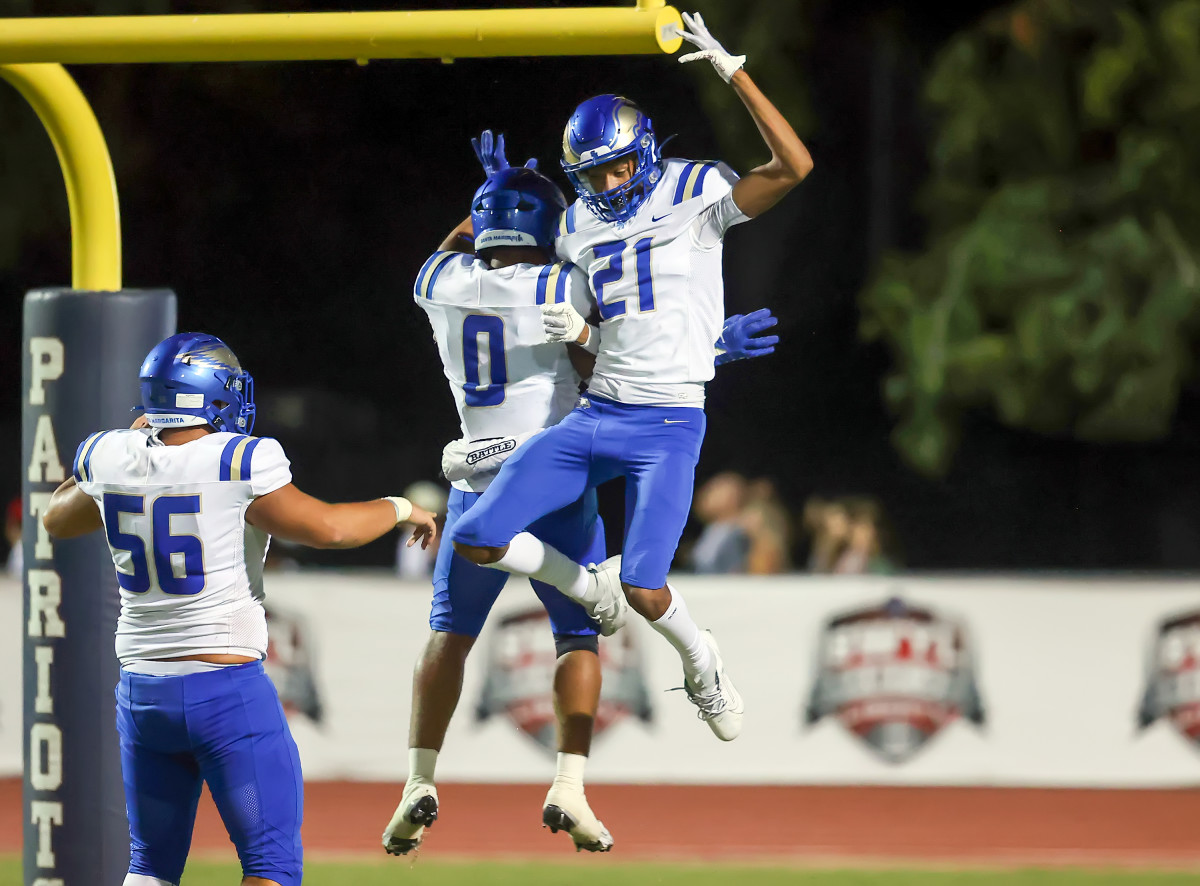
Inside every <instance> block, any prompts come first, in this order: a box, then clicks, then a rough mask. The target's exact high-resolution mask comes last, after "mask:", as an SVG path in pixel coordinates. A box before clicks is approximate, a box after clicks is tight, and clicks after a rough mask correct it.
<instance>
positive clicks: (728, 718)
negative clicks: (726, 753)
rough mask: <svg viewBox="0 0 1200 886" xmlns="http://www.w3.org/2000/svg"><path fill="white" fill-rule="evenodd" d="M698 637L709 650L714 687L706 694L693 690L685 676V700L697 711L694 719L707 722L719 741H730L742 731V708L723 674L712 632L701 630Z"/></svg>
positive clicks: (742, 704)
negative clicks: (711, 658)
mask: <svg viewBox="0 0 1200 886" xmlns="http://www.w3.org/2000/svg"><path fill="white" fill-rule="evenodd" d="M701 636H702V637H703V639H704V642H705V643H707V644H708V648H709V649H710V650H711V651H712V656H713V663H714V665H715V666H716V672H717V677H716V683H717V685H716V686H715V687H714V688H713V689H712V690H711V691H709V692H700V691H697V690H695V689H694V688H693V687H692V686H691V684H690V683H688V681H687V678H686V677H685V678H684V681H683V688H684V691H685V692H687V697H688V701H690V702H691V703H692V704H694V705H695V706H696V708H697V711H696V716H697V717H699V718H700V719H701V720H703V721H704V722H705V723H707V724H708V728H709V729H711V730H712V731H713V734H714V735H716V737H717V738H719V739H721V741H733V740H734V739H735V738H737V737H738V736H739V735H740V734H741V732H742V714H744V713H745V711H746V705H745V702H743V701H742V696H741V694H740V693H739V692H738V691H737V689H736V688H735V687H734V685H733V681H732V680H730V679H729V675H728V674H727V673H725V662H724V661H723V660H722V659H721V651H720V650H719V649H717V641H716V640H715V639H714V638H713V635H712V632H711V631H705V632H704V633H703V634H702V635H701Z"/></svg>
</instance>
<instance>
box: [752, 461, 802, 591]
mask: <svg viewBox="0 0 1200 886" xmlns="http://www.w3.org/2000/svg"><path fill="white" fill-rule="evenodd" d="M742 527H743V528H744V529H745V531H746V535H747V536H748V537H749V539H750V549H749V551H748V553H747V555H746V572H748V573H750V574H751V575H778V574H779V573H781V572H790V571H791V569H792V558H791V547H792V519H791V516H790V515H789V514H788V510H787V508H786V507H784V505H783V500H782V499H781V498H780V496H779V490H778V489H776V487H775V481H774V480H771V479H769V478H767V477H760V478H758V479H757V480H753V481H751V482H750V483H749V484H748V485H747V487H746V505H745V507H744V508H743V509H742Z"/></svg>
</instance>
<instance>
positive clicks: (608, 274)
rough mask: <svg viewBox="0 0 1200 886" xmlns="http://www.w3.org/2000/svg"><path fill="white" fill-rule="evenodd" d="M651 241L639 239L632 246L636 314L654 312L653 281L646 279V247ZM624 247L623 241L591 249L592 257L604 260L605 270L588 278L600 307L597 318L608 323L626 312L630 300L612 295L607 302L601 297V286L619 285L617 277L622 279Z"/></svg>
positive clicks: (647, 276)
mask: <svg viewBox="0 0 1200 886" xmlns="http://www.w3.org/2000/svg"><path fill="white" fill-rule="evenodd" d="M652 240H653V238H652V237H643V238H642V239H641V240H638V241H637V242H636V243H634V244H633V267H634V274H635V276H636V284H637V300H638V311H639V312H640V313H645V312H647V311H653V310H654V280H653V279H652V278H651V276H650V244H651V241H652ZM628 248H629V244H628V243H627V242H626V241H625V240H614V241H613V242H612V243H600V244H597V245H596V246H595V247H594V248H593V252H594V253H595V256H596V258H599V259H605V258H606V259H608V267H606V268H601V269H600V270H599V271H597V272H596V273H595V274H593V275H592V289H594V290H595V291H596V303H597V304H599V305H600V317H601V319H604V320H609V319H612V318H613V317H618V316H620V315H621V314H624V313H625V312H626V311H627V310H628V302H629V298H630V296H629V295H628V294H625V295H619V296H616V297H614V298H613V299H612V300H611V301H610V300H606V299H605V297H604V287H605V286H612V285H613V284H615V283H619V282H621V278H622V277H624V276H625V264H624V258H625V250H626V249H628ZM621 288H622V289H624V288H625V287H621ZM610 291H611V290H610Z"/></svg>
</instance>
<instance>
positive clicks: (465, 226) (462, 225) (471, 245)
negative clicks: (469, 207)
mask: <svg viewBox="0 0 1200 886" xmlns="http://www.w3.org/2000/svg"><path fill="white" fill-rule="evenodd" d="M438 251H439V252H463V253H466V254H467V255H474V254H475V232H474V230H473V229H472V228H471V216H469V215H468V216H467V217H466V218H465V219H464V220H463V221H461V222H459V224H458V227H456V228H455V229H454V230H453V231H451V232H450V233H449V234H447V235H446V239H445V240H443V241H442V245H441V246H439V247H438Z"/></svg>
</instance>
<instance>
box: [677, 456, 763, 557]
mask: <svg viewBox="0 0 1200 886" xmlns="http://www.w3.org/2000/svg"><path fill="white" fill-rule="evenodd" d="M746 496H747V484H746V478H745V477H743V476H742V475H741V474H739V473H737V472H736V471H722V472H721V473H719V474H715V475H714V476H712V477H710V478H709V479H708V480H706V481H705V482H704V484H703V485H702V486H701V487H700V488H699V489H698V490H696V496H695V500H694V502H693V505H692V513H694V514H695V515H696V518H697V519H698V520H700V522H702V523H703V524H704V529H703V530H702V531H701V533H700V537H699V538H698V539H696V543H695V545H693V546H692V557H691V559H692V568H693V569H694V570H695V571H696V572H701V573H708V574H713V575H716V574H730V573H738V572H745V571H746V565H747V563H746V561H747V556H748V555H749V553H750V536H749V534H748V533H747V531H746V527H745V525H744V524H743V522H742V518H743V509H744V508H745V506H746Z"/></svg>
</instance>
